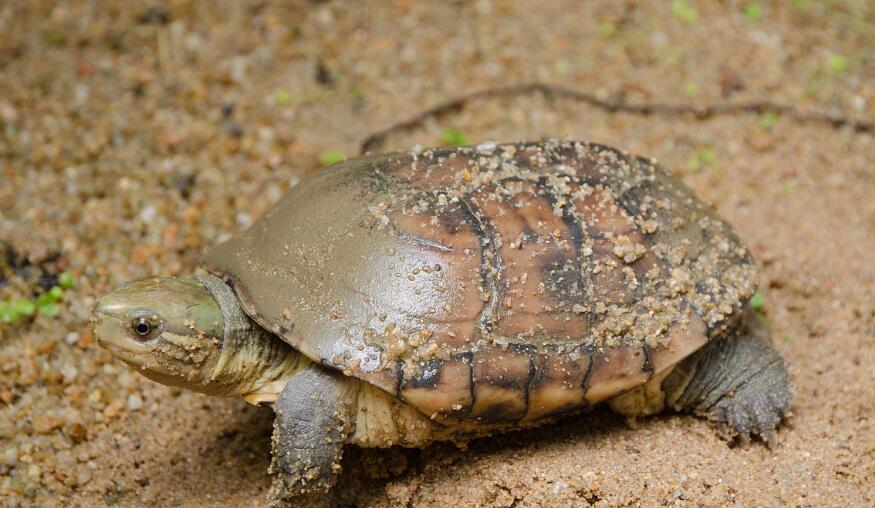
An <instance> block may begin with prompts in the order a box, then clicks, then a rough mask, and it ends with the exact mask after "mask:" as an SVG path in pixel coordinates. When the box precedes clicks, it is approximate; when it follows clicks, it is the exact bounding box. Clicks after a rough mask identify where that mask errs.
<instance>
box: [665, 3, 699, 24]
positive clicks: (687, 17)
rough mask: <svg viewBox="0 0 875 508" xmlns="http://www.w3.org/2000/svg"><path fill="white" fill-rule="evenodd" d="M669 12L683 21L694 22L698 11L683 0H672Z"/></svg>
mask: <svg viewBox="0 0 875 508" xmlns="http://www.w3.org/2000/svg"><path fill="white" fill-rule="evenodd" d="M671 12H672V14H674V15H675V17H676V18H678V19H679V20H681V21H683V22H684V23H695V22H696V21H698V19H699V11H697V10H696V8H695V7H693V6H692V5H690V4H688V3H687V2H686V1H685V0H672V2H671Z"/></svg>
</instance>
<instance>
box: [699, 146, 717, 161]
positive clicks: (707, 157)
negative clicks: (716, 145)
mask: <svg viewBox="0 0 875 508" xmlns="http://www.w3.org/2000/svg"><path fill="white" fill-rule="evenodd" d="M699 160H701V161H702V164H704V165H706V166H713V165H714V163H715V162H717V156H716V155H714V150H712V149H711V148H709V147H707V146H706V147H705V148H702V149H701V150H699Z"/></svg>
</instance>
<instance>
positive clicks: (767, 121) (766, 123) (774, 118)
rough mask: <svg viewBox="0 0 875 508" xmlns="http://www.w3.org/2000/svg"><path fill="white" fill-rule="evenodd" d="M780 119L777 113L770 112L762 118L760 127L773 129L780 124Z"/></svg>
mask: <svg viewBox="0 0 875 508" xmlns="http://www.w3.org/2000/svg"><path fill="white" fill-rule="evenodd" d="M779 118H780V117H779V116H778V114H777V113H775V112H772V111H769V112H768V113H765V114H763V116H762V117H761V118H760V127H763V128H766V129H771V128H772V127H774V126H775V124H777V123H778V119H779Z"/></svg>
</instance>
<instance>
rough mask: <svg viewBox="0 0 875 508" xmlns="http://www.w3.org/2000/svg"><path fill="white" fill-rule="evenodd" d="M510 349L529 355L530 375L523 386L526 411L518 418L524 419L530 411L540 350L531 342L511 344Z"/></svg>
mask: <svg viewBox="0 0 875 508" xmlns="http://www.w3.org/2000/svg"><path fill="white" fill-rule="evenodd" d="M510 349H513V350H514V351H516V352H518V353H522V354H525V355H527V356H528V357H529V376H528V378H526V384H525V386H524V387H523V388H524V390H523V397H525V401H526V404H525V411H523V414H522V416H520V417H519V418H518V420H522V419H523V418H525V416H526V415H527V414H528V413H529V402H530V401H529V393H530V390H531V388H532V382H533V381H534V379H535V361H536V359H537V358H538V350H537V348H536V347H535V346H533V345H531V344H511V345H510Z"/></svg>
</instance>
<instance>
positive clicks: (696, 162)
mask: <svg viewBox="0 0 875 508" xmlns="http://www.w3.org/2000/svg"><path fill="white" fill-rule="evenodd" d="M715 164H717V156H716V155H715V154H714V150H713V149H711V148H710V147H707V146H703V147H702V148H699V149H698V150H697V151H696V152H695V153H693V154H692V155H690V158H689V159H687V169H688V170H689V171H692V172H694V173H695V172H696V171H699V170H701V169H704V168H710V167H713V166H714V165H715Z"/></svg>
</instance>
